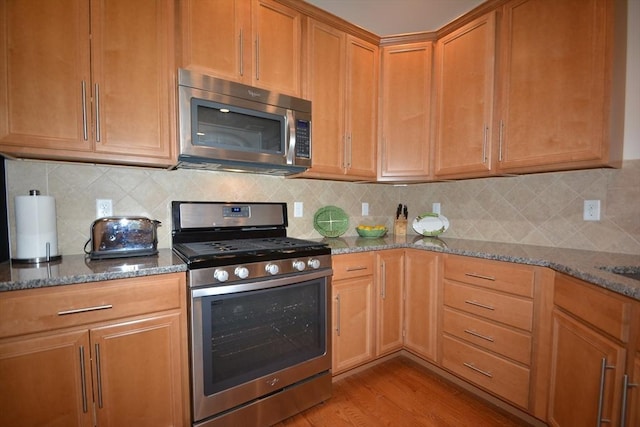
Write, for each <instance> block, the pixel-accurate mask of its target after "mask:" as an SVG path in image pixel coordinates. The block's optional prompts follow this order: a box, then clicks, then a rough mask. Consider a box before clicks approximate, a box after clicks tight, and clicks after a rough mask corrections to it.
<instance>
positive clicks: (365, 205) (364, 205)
mask: <svg viewBox="0 0 640 427" xmlns="http://www.w3.org/2000/svg"><path fill="white" fill-rule="evenodd" d="M362 216H369V203H367V202H363V203H362Z"/></svg>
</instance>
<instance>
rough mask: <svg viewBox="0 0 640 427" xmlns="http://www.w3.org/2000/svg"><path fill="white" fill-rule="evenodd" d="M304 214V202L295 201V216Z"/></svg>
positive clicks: (298, 216) (300, 216) (299, 216)
mask: <svg viewBox="0 0 640 427" xmlns="http://www.w3.org/2000/svg"><path fill="white" fill-rule="evenodd" d="M303 215H304V205H303V204H302V202H293V216H294V217H295V218H302V216H303Z"/></svg>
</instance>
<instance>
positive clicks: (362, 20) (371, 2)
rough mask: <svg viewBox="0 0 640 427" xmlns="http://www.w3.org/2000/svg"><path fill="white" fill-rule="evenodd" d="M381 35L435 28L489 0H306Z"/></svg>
mask: <svg viewBox="0 0 640 427" xmlns="http://www.w3.org/2000/svg"><path fill="white" fill-rule="evenodd" d="M305 1H306V2H307V3H311V4H313V5H314V6H317V7H319V8H320V9H323V10H325V11H327V12H330V13H332V14H334V15H336V16H339V17H340V18H342V19H345V20H347V21H349V22H351V23H352V24H355V25H358V26H360V27H362V28H364V29H366V30H369V31H371V32H372V33H374V34H377V35H379V36H389V35H393V34H403V33H413V32H418V31H435V30H438V29H440V28H442V27H443V26H444V25H446V24H448V23H449V22H451V21H453V20H454V19H456V18H457V17H459V16H461V15H464V14H465V13H466V12H468V11H470V10H471V9H473V8H474V7H476V6H478V5H479V4H480V3H483V2H484V1H485V0H305Z"/></svg>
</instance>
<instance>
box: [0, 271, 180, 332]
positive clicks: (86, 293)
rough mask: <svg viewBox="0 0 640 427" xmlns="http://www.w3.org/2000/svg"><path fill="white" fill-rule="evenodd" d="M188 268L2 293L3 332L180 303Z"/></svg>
mask: <svg viewBox="0 0 640 427" xmlns="http://www.w3.org/2000/svg"><path fill="white" fill-rule="evenodd" d="M185 287H186V285H185V279H184V274H182V273H176V274H167V275H155V276H148V277H140V278H135V279H121V280H108V281H104V282H94V283H85V284H79V285H65V286H54V287H48V288H40V289H26V290H20V291H9V292H2V293H0V337H9V336H14V335H21V334H28V333H33V332H40V331H47V330H53V329H59V328H65V327H70V326H78V325H83V324H88V323H95V322H101V321H104V320H112V319H118V318H122V317H128V316H135V315H139V314H145V313H151V312H155V311H162V310H170V309H175V308H180V307H181V306H182V305H183V304H185V303H186V301H184V302H183V300H184V299H186V296H185V293H186V289H185Z"/></svg>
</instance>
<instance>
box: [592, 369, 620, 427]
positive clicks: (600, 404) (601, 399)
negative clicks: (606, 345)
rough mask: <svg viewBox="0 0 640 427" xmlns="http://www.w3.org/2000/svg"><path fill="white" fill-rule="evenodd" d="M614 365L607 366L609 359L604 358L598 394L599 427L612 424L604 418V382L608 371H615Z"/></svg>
mask: <svg viewBox="0 0 640 427" xmlns="http://www.w3.org/2000/svg"><path fill="white" fill-rule="evenodd" d="M615 368H616V367H615V366H614V365H607V358H606V357H603V358H602V361H601V363H600V391H599V394H598V418H597V424H596V426H597V427H600V425H601V424H602V423H610V422H611V420H610V419H607V418H602V409H603V406H604V380H605V375H606V371H607V369H615Z"/></svg>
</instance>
